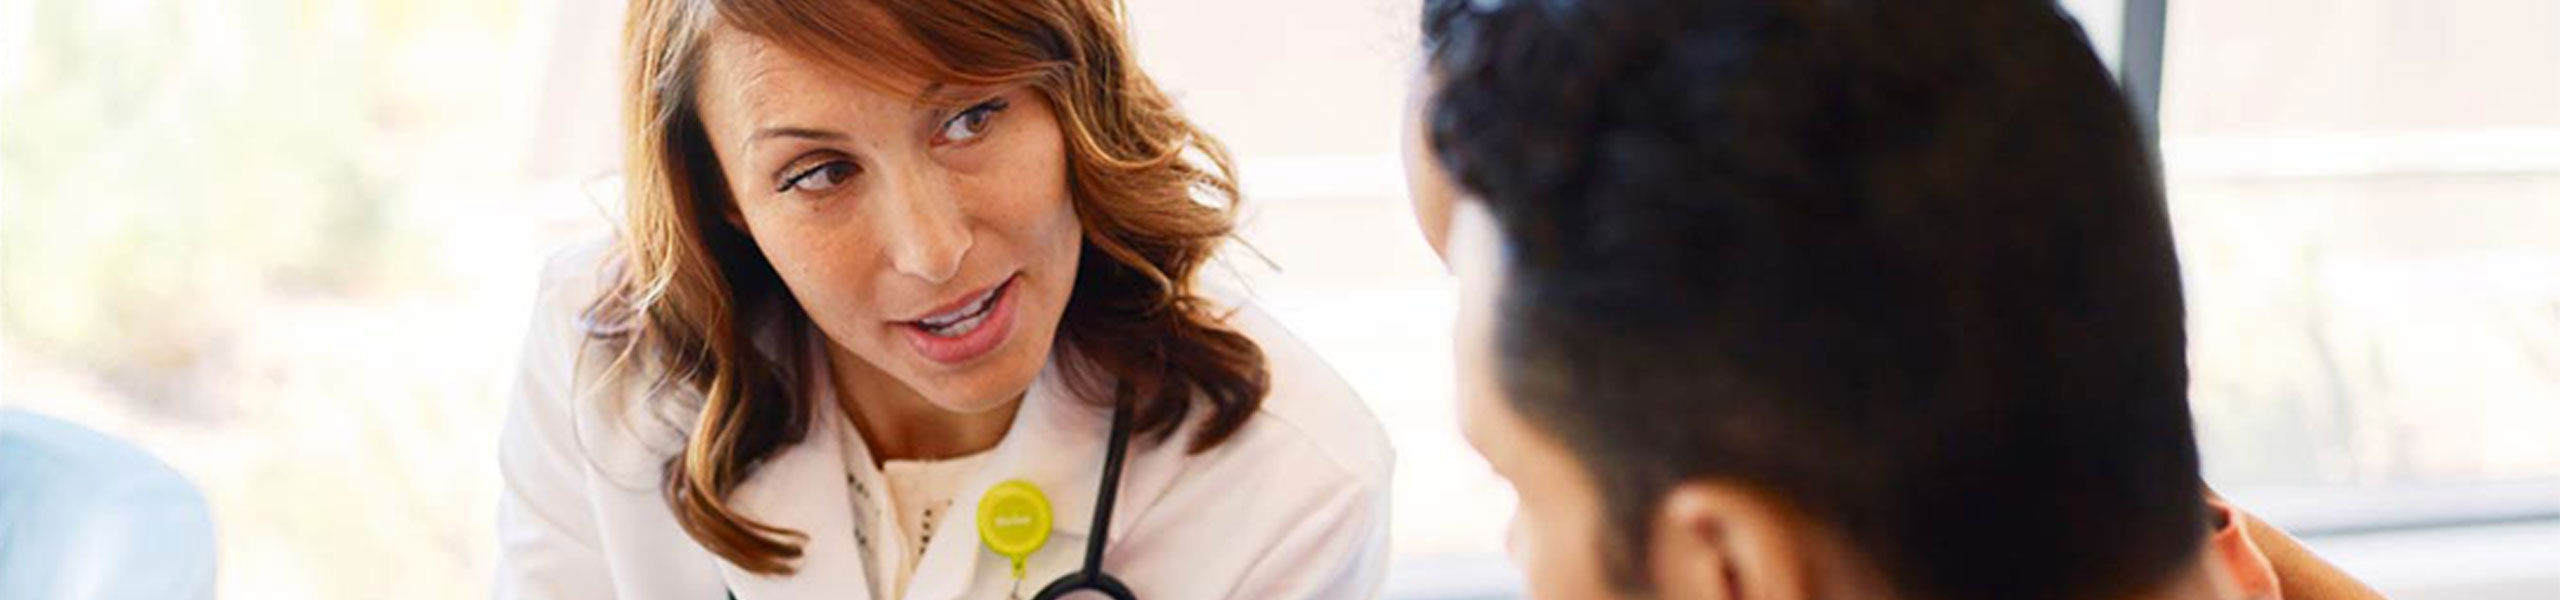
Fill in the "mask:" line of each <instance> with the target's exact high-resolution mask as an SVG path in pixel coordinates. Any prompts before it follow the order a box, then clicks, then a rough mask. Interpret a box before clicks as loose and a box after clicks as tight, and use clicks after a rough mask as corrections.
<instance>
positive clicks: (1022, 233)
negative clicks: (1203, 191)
mask: <svg viewBox="0 0 2560 600" xmlns="http://www.w3.org/2000/svg"><path fill="white" fill-rule="evenodd" d="M705 43H706V44H707V46H706V48H704V53H703V55H702V58H703V63H702V64H701V67H702V69H703V70H702V73H701V75H702V78H701V87H700V88H699V89H698V90H697V93H698V94H699V95H698V96H697V97H696V98H695V99H694V100H695V104H696V106H697V107H699V112H700V113H701V119H702V126H703V130H704V133H705V134H707V136H706V137H708V138H709V142H710V145H711V147H712V149H713V151H714V152H715V153H717V154H718V157H719V164H720V170H721V172H722V173H723V174H725V175H726V176H727V177H726V179H727V184H728V187H729V192H730V195H731V197H733V198H735V199H736V200H737V202H736V204H735V206H734V207H732V209H731V212H730V213H729V214H728V215H727V217H728V219H729V221H730V222H731V223H732V224H734V225H736V226H738V227H739V228H740V229H742V230H744V231H745V232H747V235H748V236H749V237H751V238H753V239H754V240H755V242H756V246H757V247H758V248H760V249H762V251H763V252H764V257H765V260H766V261H768V262H770V263H772V265H773V268H774V270H775V271H776V272H777V273H779V274H780V275H781V276H782V282H783V283H784V284H785V285H786V286H788V287H789V288H790V290H791V293H792V295H793V296H794V297H796V298H797V299H798V300H799V302H800V306H801V307H802V308H803V309H805V310H806V311H807V312H808V314H809V317H810V318H811V319H812V320H813V321H815V322H816V324H817V326H818V329H819V330H821V331H823V332H825V333H826V336H827V338H828V339H829V340H830V341H832V342H833V343H834V344H835V346H836V347H835V348H834V349H832V350H833V351H832V352H830V354H833V355H836V356H839V357H842V356H846V355H850V356H851V357H852V358H854V359H856V360H858V361H860V362H861V363H863V364H858V365H842V364H840V365H838V366H839V368H850V369H854V370H856V372H869V373H876V374H883V375H886V376H887V377H889V378H891V379H894V380H895V382H896V383H898V384H902V385H903V386H905V387H906V388H909V389H912V390H914V391H915V392H916V393H917V394H918V395H920V396H922V397H923V399H924V400H926V401H927V402H930V403H932V404H933V405H935V406H937V407H940V408H943V409H945V410H950V411H953V412H958V413H975V412H981V411H985V410H989V409H992V408H996V407H999V406H1004V405H1007V404H1008V403H1009V402H1010V401H1011V400H1013V399H1014V398H1016V397H1018V396H1019V395H1020V394H1021V393H1022V392H1023V390H1025V389H1027V388H1029V387H1030V383H1031V380H1032V379H1033V378H1034V377H1035V376H1037V375H1038V373H1039V371H1040V369H1041V367H1042V366H1043V365H1045V364H1046V363H1047V358H1048V355H1049V349H1050V344H1051V343H1052V340H1053V339H1054V338H1055V336H1056V334H1057V329H1058V321H1059V318H1060V316H1061V315H1062V314H1063V313H1064V312H1065V310H1066V304H1067V295H1068V293H1069V291H1070V290H1072V289H1073V288H1074V285H1075V274H1076V258H1077V254H1078V252H1079V250H1080V248H1081V244H1082V243H1083V237H1082V232H1081V230H1080V229H1079V227H1078V224H1077V220H1076V213H1075V209H1074V206H1073V205H1072V203H1071V202H1069V195H1068V191H1067V178H1066V156H1065V148H1064V145H1063V141H1062V140H1061V137H1060V133H1059V128H1058V121H1057V117H1056V114H1055V113H1054V112H1052V109H1051V107H1050V106H1049V103H1048V101H1047V100H1046V99H1045V98H1044V97H1043V96H1042V95H1041V94H1039V93H1038V92H1037V91H1035V90H1032V89H1030V88H1027V87H1021V86H1015V87H1007V88H994V89H988V88H969V87H958V86H950V87H946V86H940V85H931V84H926V83H922V82H918V83H915V84H912V85H907V84H899V85H890V86H882V85H878V84H874V83H868V82H871V81H873V80H875V79H888V78H865V77H857V76H855V75H854V74H849V73H846V72H844V71H842V70H840V69H835V68H831V67H830V66H829V65H828V64H827V63H824V62H821V61H819V60H816V59H812V58H807V57H803V56H800V55H797V54H794V53H792V52H791V51H789V50H786V49H784V48H783V47H781V46H778V45H774V44H772V43H770V42H768V41H766V40H764V39H762V38H758V37H755V36H752V35H747V34H745V33H742V32H739V31H736V30H734V29H728V28H722V30H721V31H718V32H714V33H712V34H711V36H710V38H709V39H707V40H705ZM884 87H894V88H901V89H882V88H884Z"/></svg>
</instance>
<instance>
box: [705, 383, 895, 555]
mask: <svg viewBox="0 0 2560 600" xmlns="http://www.w3.org/2000/svg"><path fill="white" fill-rule="evenodd" d="M811 404H812V405H813V406H811V409H810V418H811V421H810V424H809V435H808V437H807V439H803V440H801V441H800V443H797V444H792V445H790V446H788V447H785V448H783V449H782V450H781V451H780V452H779V453H777V454H776V455H775V456H773V457H772V458H770V459H767V460H766V461H765V462H764V465H763V466H762V467H759V468H758V469H756V472H755V474H753V475H750V476H748V478H747V480H746V481H745V482H743V483H740V484H739V485H738V489H736V490H734V491H732V492H731V493H730V494H729V505H730V507H731V508H732V509H733V510H736V511H737V512H738V513H739V514H741V515H744V516H745V517H747V518H748V519H752V520H754V521H756V522H758V523H763V524H766V525H771V526H774V527H780V528H784V529H789V530H792V531H797V532H800V533H801V534H802V535H806V536H808V538H807V540H806V541H805V542H804V543H803V544H802V545H801V547H800V552H801V554H800V560H799V562H797V563H796V566H797V567H798V569H797V570H796V571H794V572H793V574H792V575H788V576H782V577H769V576H764V575H758V574H755V573H751V572H748V571H746V570H744V569H740V568H738V566H737V565H734V564H730V563H729V562H728V561H720V577H721V578H722V579H724V580H726V581H727V582H728V585H729V591H730V593H732V594H735V595H736V596H737V597H738V599H739V600H799V599H807V600H819V599H825V600H844V599H846V598H854V599H861V598H870V597H871V582H870V581H869V578H867V577H865V576H864V571H863V567H862V549H861V547H859V546H857V545H855V542H854V538H853V536H854V529H853V528H854V523H853V495H852V492H851V491H850V490H847V489H846V484H845V477H846V473H849V472H850V471H847V470H846V465H845V462H844V461H845V456H846V454H845V452H844V450H843V445H844V444H846V443H847V442H848V441H850V440H851V439H852V438H851V436H850V434H851V433H852V432H850V431H847V430H846V428H847V427H849V426H850V424H849V423H847V422H846V420H845V418H844V416H843V413H842V412H841V411H840V409H838V408H837V407H836V403H835V402H834V401H832V400H829V399H825V398H821V399H820V401H817V402H812V403H811Z"/></svg>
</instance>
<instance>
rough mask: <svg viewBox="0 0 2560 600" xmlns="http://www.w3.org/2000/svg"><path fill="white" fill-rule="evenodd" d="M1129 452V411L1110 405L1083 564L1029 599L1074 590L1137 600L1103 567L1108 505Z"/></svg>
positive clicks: (1052, 598) (1050, 599)
mask: <svg viewBox="0 0 2560 600" xmlns="http://www.w3.org/2000/svg"><path fill="white" fill-rule="evenodd" d="M1128 454H1129V411H1128V410H1127V409H1125V408H1113V409H1111V447H1110V448H1108V449H1106V450H1105V451H1104V454H1103V455H1102V489H1101V491H1098V492H1095V493H1094V499H1093V527H1092V528H1093V537H1091V538H1086V539H1085V541H1084V568H1082V569H1077V570H1076V572H1074V573H1068V574H1065V575H1061V576H1058V579H1057V580H1056V581H1051V582H1049V585H1047V586H1044V587H1041V588H1040V593H1038V594H1034V595H1032V596H1031V598H1032V600H1057V599H1059V598H1065V597H1067V594H1072V593H1076V592H1095V593H1099V594H1102V595H1104V596H1109V597H1111V599H1112V600H1138V595H1137V594H1135V593H1132V592H1130V591H1129V585H1128V584H1124V583H1120V579H1119V578H1117V577H1112V576H1111V572H1110V571H1104V570H1102V547H1103V546H1104V545H1106V544H1109V543H1110V542H1111V505H1112V504H1116V503H1118V501H1119V500H1120V463H1121V460H1122V459H1123V458H1126V457H1127V456H1128Z"/></svg>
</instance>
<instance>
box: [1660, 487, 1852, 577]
mask: <svg viewBox="0 0 2560 600" xmlns="http://www.w3.org/2000/svg"><path fill="white" fill-rule="evenodd" d="M1788 508H1789V507H1787V506H1784V505H1781V504H1778V503H1777V502H1775V501H1774V500H1772V499H1771V498H1769V497H1768V496H1766V495H1763V494H1759V493H1756V492H1753V491H1752V490H1750V489H1748V488H1745V487H1743V486H1740V485H1734V484H1730V483H1719V482H1691V483H1685V484H1681V485H1680V486H1678V487H1675V488H1672V490H1671V492H1670V493H1669V494H1667V495H1665V496H1664V497H1663V499H1662V503H1661V507H1660V508H1659V509H1657V510H1656V511H1655V513H1654V530H1653V541H1652V544H1651V552H1650V554H1649V556H1648V558H1649V560H1650V561H1651V567H1652V569H1651V570H1650V573H1651V574H1652V577H1653V584H1654V586H1653V587H1654V589H1655V590H1657V591H1659V592H1661V597H1662V598H1666V599H1699V600H1706V599H1731V600H1806V599H1809V598H1811V597H1812V593H1813V586H1812V585H1811V582H1812V581H1813V577H1814V573H1813V572H1812V570H1811V569H1812V567H1813V565H1812V563H1813V562H1814V560H1813V557H1811V556H1809V555H1808V554H1807V550H1810V549H1811V545H1810V544H1808V543H1806V539H1807V538H1808V536H1809V535H1812V534H1813V533H1812V532H1810V531H1807V530H1806V529H1805V528H1804V527H1802V526H1801V524H1800V522H1799V520H1798V519H1796V518H1794V517H1793V514H1794V513H1793V512H1792V511H1790V510H1789V509H1788Z"/></svg>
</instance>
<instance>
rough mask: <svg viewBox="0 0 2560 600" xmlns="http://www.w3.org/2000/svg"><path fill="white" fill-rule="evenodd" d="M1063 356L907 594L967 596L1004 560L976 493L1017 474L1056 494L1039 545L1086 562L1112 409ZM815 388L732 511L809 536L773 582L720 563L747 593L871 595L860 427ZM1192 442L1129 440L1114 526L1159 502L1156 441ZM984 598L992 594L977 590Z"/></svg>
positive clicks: (733, 584)
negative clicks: (794, 564) (806, 417)
mask: <svg viewBox="0 0 2560 600" xmlns="http://www.w3.org/2000/svg"><path fill="white" fill-rule="evenodd" d="M1058 352H1059V353H1061V356H1063V353H1065V352H1068V350H1066V348H1065V346H1063V345H1061V346H1059V350H1058ZM812 356H813V360H815V361H817V363H818V364H817V366H816V368H814V369H812V372H813V373H814V375H815V377H813V378H812V379H811V381H815V382H824V381H828V379H826V378H827V377H828V375H827V374H826V371H825V367H824V358H823V357H824V356H825V354H824V353H822V352H813V353H812ZM1061 362H1063V361H1062V360H1059V358H1058V357H1053V358H1052V359H1051V360H1050V362H1049V365H1048V366H1046V367H1043V368H1042V369H1041V372H1040V374H1039V376H1038V378H1036V379H1035V380H1034V381H1033V383H1032V384H1031V389H1030V390H1029V391H1028V392H1027V393H1026V394H1024V396H1023V399H1022V403H1021V405H1020V406H1019V407H1018V408H1017V409H1016V410H1017V411H1018V412H1016V413H1015V415H1014V419H1013V424H1012V425H1011V426H1010V427H1009V428H1008V429H1007V430H1006V432H1005V437H1004V440H1003V441H1000V442H997V443H996V447H995V448H994V449H993V450H991V451H990V454H989V455H988V457H987V461H986V462H985V463H984V467H983V470H981V471H980V472H979V473H978V474H976V475H974V476H972V477H971V481H970V483H969V485H968V486H966V487H963V488H961V489H962V490H963V491H962V492H961V494H960V496H959V497H957V498H955V499H954V501H953V504H952V511H951V513H950V515H951V516H949V517H946V518H947V519H950V520H948V521H945V523H946V525H944V527H945V528H949V529H956V530H957V531H956V532H959V533H960V534H959V535H939V536H934V539H933V541H932V543H931V544H930V545H928V546H927V547H926V548H925V553H924V556H923V557H922V558H921V559H920V560H919V561H918V563H917V566H916V573H915V575H914V577H913V578H911V579H910V580H909V583H908V589H907V595H906V596H907V598H909V599H914V600H945V599H956V598H961V597H963V596H964V595H967V594H971V592H972V590H971V589H970V586H971V584H972V583H973V580H974V579H976V575H977V573H978V570H979V568H978V561H980V560H1003V559H1002V558H1000V557H993V556H991V554H992V552H991V551H989V550H987V549H985V547H984V546H983V545H982V544H981V543H980V542H979V540H978V536H977V526H976V518H977V514H978V508H977V507H978V498H979V497H980V496H982V495H984V494H985V492H986V490H987V489H989V488H992V487H994V486H995V484H997V483H999V482H1003V481H1006V480H1010V479H1022V480H1026V481H1029V482H1031V483H1032V485H1035V486H1038V487H1039V488H1040V491H1041V492H1042V494H1043V495H1046V496H1047V497H1048V499H1049V504H1050V506H1051V507H1052V510H1053V513H1052V514H1053V517H1052V519H1051V521H1052V523H1053V525H1052V529H1051V534H1050V536H1049V540H1048V542H1047V543H1046V544H1045V545H1043V546H1042V547H1041V549H1040V550H1039V552H1040V553H1044V554H1045V553H1052V552H1060V553H1067V554H1069V555H1070V556H1075V557H1079V558H1080V557H1082V555H1083V553H1084V544H1085V540H1086V538H1087V536H1088V534H1089V533H1090V529H1091V527H1090V523H1091V522H1092V520H1093V509H1094V501H1095V493H1096V491H1097V490H1098V489H1099V488H1100V487H1101V479H1102V463H1103V452H1104V445H1105V444H1106V443H1107V442H1108V441H1109V439H1110V438H1109V435H1110V428H1111V412H1110V410H1109V409H1108V408H1106V407H1103V406H1098V405H1096V404H1095V403H1092V402H1088V401H1085V400H1083V399H1081V398H1078V397H1076V396H1075V395H1074V394H1073V392H1071V391H1070V386H1068V384H1067V381H1066V376H1065V373H1064V372H1063V371H1062V370H1061V367H1060V363H1061ZM812 387H813V388H815V389H816V390H818V392H817V393H814V394H810V395H809V396H810V400H811V401H812V402H814V403H815V404H816V406H814V407H812V409H813V410H812V411H811V416H812V418H813V419H814V421H813V422H812V423H811V425H810V435H809V436H808V437H807V439H804V440H803V441H801V443H798V444H794V445H792V446H790V447H787V448H784V449H783V450H781V451H780V452H778V453H776V455H775V456H774V457H773V458H771V459H768V460H767V461H765V464H764V465H763V466H762V467H760V468H758V469H757V470H756V472H755V473H754V474H751V475H749V476H748V478H747V480H746V481H744V482H742V483H740V484H739V486H738V489H737V490H735V491H734V492H732V493H731V495H730V505H731V507H732V508H733V509H734V510H736V511H738V512H739V513H740V514H742V515H743V516H745V517H747V518H748V519H751V520H754V521H756V522H759V523H763V524H766V525H771V526H775V527H781V528H785V529H789V530H793V531H798V532H800V533H801V534H803V535H806V536H808V539H807V541H806V542H805V543H804V545H803V546H802V555H801V559H800V561H799V563H798V570H797V571H796V573H797V574H796V575H792V576H787V577H766V576H761V575H756V574H753V573H749V572H747V571H745V570H742V569H739V568H737V566H736V565H732V564H729V563H728V562H726V561H722V563H721V565H720V568H721V576H722V578H723V579H726V580H727V581H728V583H729V586H730V589H731V590H732V591H733V592H734V593H736V595H737V597H738V598H739V599H740V600H764V599H777V598H778V599H796V598H809V599H817V598H827V599H830V600H833V599H840V598H846V597H855V598H862V597H868V596H869V594H870V591H871V587H870V584H869V581H868V580H867V578H866V577H865V576H864V571H863V566H862V560H863V559H862V551H861V549H860V548H859V547H858V546H857V545H856V542H855V540H854V529H853V528H854V523H853V504H852V503H853V498H852V493H851V491H850V490H849V489H847V485H846V483H845V477H846V473H849V472H851V471H849V470H848V468H847V467H848V466H850V465H848V464H847V463H846V460H847V458H846V457H848V456H857V455H865V454H866V453H847V452H846V451H845V447H844V445H845V444H857V445H859V444H862V443H863V442H862V440H861V434H860V432H859V431H856V430H855V429H854V427H853V426H852V422H851V421H850V420H849V419H847V418H846V417H845V416H844V414H843V411H842V410H841V409H840V408H839V407H838V406H837V402H836V400H835V397H834V395H833V393H832V392H831V391H829V390H831V388H832V387H833V386H830V385H823V384H817V385H813V386H812ZM1187 437H1188V436H1187V435H1175V436H1171V437H1170V438H1167V439H1162V440H1156V439H1152V436H1135V435H1133V436H1132V437H1131V439H1130V441H1129V445H1130V448H1129V461H1128V467H1127V469H1125V470H1124V472H1123V474H1122V477H1121V490H1120V494H1121V495H1120V498H1119V504H1118V508H1117V509H1116V510H1115V511H1114V512H1113V515H1112V530H1113V531H1115V532H1121V531H1126V530H1127V525H1128V524H1129V523H1131V522H1133V521H1135V520H1136V519H1137V518H1138V517H1139V516H1140V515H1144V514H1145V513H1146V512H1147V509H1148V508H1149V507H1151V506H1153V505H1154V501H1155V500H1156V498H1158V497H1161V496H1162V494H1163V491H1164V490H1165V489H1166V488H1167V487H1168V486H1169V484H1170V483H1171V481H1172V479H1173V476H1174V473H1171V472H1169V471H1170V470H1171V469H1169V468H1157V469H1145V468H1141V467H1140V465H1141V464H1144V463H1145V462H1151V461H1142V460H1140V459H1141V457H1143V456H1147V455H1150V454H1152V453H1151V452H1150V450H1151V449H1152V448H1153V447H1155V446H1157V445H1159V444H1182V443H1185V442H1186V441H1187V440H1185V439H1184V438H1187ZM891 535H896V534H891ZM1047 576H1054V574H1050V575H1047ZM1029 579H1031V580H1028V581H1025V582H1023V585H1024V586H1025V587H1026V588H1030V589H1038V587H1039V586H1041V585H1045V584H1046V583H1047V579H1045V578H1044V574H1042V573H1036V572H1035V573H1032V574H1030V577H1029ZM976 595H981V596H982V595H984V594H983V591H980V593H978V594H976Z"/></svg>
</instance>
